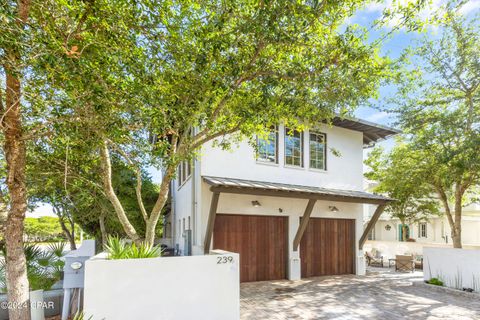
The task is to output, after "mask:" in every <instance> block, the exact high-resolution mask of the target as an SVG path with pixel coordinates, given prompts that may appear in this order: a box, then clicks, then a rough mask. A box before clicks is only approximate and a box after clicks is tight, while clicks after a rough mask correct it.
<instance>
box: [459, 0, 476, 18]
mask: <svg viewBox="0 0 480 320" xmlns="http://www.w3.org/2000/svg"><path fill="white" fill-rule="evenodd" d="M478 9H480V0H470V1H468V2H467V3H465V4H464V5H463V6H462V7H461V8H460V10H459V11H460V13H461V14H462V15H464V16H466V15H468V14H470V13H472V12H473V11H475V10H478Z"/></svg>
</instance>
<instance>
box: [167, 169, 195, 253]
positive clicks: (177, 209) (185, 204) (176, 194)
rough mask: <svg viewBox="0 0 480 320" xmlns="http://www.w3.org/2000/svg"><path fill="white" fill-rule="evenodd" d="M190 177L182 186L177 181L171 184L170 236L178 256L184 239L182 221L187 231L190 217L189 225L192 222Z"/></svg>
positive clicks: (191, 186)
mask: <svg viewBox="0 0 480 320" xmlns="http://www.w3.org/2000/svg"><path fill="white" fill-rule="evenodd" d="M193 180H194V179H192V176H190V178H189V179H188V180H187V181H185V182H184V183H183V184H182V185H180V184H179V181H178V179H176V180H175V181H174V182H173V185H172V192H173V198H172V199H174V201H173V206H174V215H175V216H174V217H172V221H171V223H172V236H173V239H174V243H175V244H178V247H179V249H180V254H183V252H184V243H185V240H184V237H183V230H184V228H183V221H184V219H185V229H188V218H189V217H190V224H191V225H192V224H193V221H192V219H193V218H192V203H193V202H192V188H193Z"/></svg>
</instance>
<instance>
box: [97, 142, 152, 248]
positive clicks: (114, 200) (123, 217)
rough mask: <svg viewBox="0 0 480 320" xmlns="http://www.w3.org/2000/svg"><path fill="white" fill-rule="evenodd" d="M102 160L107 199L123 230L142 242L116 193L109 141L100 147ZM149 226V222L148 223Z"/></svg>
mask: <svg viewBox="0 0 480 320" xmlns="http://www.w3.org/2000/svg"><path fill="white" fill-rule="evenodd" d="M100 160H101V163H102V179H103V188H104V190H105V194H106V196H107V199H108V200H109V201H110V203H111V204H112V206H113V208H114V209H115V212H116V214H117V217H118V220H119V221H120V224H121V225H122V227H123V230H124V231H125V233H126V234H127V236H128V237H129V238H130V239H131V240H132V241H133V242H135V243H136V244H140V243H141V239H140V237H139V236H138V234H137V231H136V230H135V228H134V226H133V225H132V224H131V223H130V221H129V220H128V217H127V214H126V213H125V210H124V208H123V206H122V203H121V202H120V200H119V199H118V197H117V195H116V194H115V190H113V186H112V163H111V160H110V152H109V151H108V145H107V141H103V144H102V146H101V147H100ZM147 227H148V224H147Z"/></svg>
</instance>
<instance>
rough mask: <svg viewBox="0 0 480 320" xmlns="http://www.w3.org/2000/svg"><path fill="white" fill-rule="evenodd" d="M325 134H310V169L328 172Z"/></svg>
mask: <svg viewBox="0 0 480 320" xmlns="http://www.w3.org/2000/svg"><path fill="white" fill-rule="evenodd" d="M325 140H326V137H325V134H323V133H317V132H310V168H313V169H320V170H326V169H327V166H326V148H325Z"/></svg>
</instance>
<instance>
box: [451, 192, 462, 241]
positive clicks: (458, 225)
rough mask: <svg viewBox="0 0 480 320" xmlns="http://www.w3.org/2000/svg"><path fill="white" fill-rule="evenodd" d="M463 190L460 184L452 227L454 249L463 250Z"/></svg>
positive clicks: (456, 194) (456, 193)
mask: <svg viewBox="0 0 480 320" xmlns="http://www.w3.org/2000/svg"><path fill="white" fill-rule="evenodd" d="M463 193H464V191H463V188H462V186H461V184H460V183H457V184H456V186H455V221H454V222H453V225H451V226H450V227H451V229H452V231H451V236H452V241H453V247H454V248H458V249H461V248H462V197H463Z"/></svg>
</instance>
